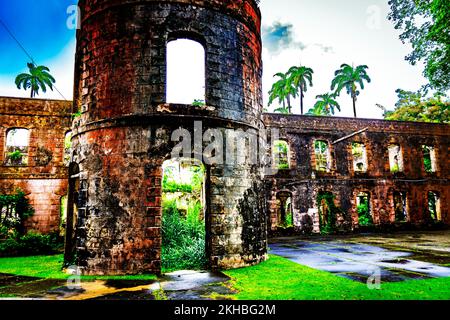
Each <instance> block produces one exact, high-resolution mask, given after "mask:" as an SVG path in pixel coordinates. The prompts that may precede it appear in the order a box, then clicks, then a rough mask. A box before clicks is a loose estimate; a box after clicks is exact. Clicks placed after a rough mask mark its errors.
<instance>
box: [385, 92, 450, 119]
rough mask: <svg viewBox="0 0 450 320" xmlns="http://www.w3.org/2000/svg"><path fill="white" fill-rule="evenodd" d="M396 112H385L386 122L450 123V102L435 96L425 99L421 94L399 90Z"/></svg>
mask: <svg viewBox="0 0 450 320" xmlns="http://www.w3.org/2000/svg"><path fill="white" fill-rule="evenodd" d="M396 92H397V95H398V102H397V103H396V105H395V110H394V111H387V110H386V111H385V112H384V118H385V119H386V120H396V121H418V122H438V123H450V100H449V99H448V98H447V97H446V96H445V95H440V94H435V95H434V96H433V97H429V98H424V97H422V96H421V95H420V94H419V93H416V92H410V91H405V90H401V89H398V90H397V91H396Z"/></svg>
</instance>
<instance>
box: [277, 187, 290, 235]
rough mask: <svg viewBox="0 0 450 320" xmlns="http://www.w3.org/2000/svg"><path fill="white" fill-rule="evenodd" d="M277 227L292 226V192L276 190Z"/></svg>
mask: <svg viewBox="0 0 450 320" xmlns="http://www.w3.org/2000/svg"><path fill="white" fill-rule="evenodd" d="M277 201H278V227H282V228H289V227H293V226H294V213H293V210H292V194H291V193H290V192H283V191H282V192H278V193H277Z"/></svg>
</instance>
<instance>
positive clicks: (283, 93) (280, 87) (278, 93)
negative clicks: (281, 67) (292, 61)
mask: <svg viewBox="0 0 450 320" xmlns="http://www.w3.org/2000/svg"><path fill="white" fill-rule="evenodd" d="M274 77H279V78H280V79H279V80H278V81H276V82H275V83H274V84H273V85H272V88H271V89H270V91H269V106H270V105H271V104H272V103H273V102H274V101H275V100H278V102H279V103H282V104H283V107H282V108H278V109H286V108H287V110H288V112H287V113H292V106H291V97H294V98H295V97H296V96H297V89H296V88H295V87H294V85H293V83H292V79H291V78H290V77H289V76H288V74H287V73H282V72H279V73H277V74H275V75H274Z"/></svg>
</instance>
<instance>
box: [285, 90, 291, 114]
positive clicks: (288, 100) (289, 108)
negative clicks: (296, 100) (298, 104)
mask: <svg viewBox="0 0 450 320" xmlns="http://www.w3.org/2000/svg"><path fill="white" fill-rule="evenodd" d="M286 100H287V104H288V111H289V114H292V107H291V98H290V97H289V95H288V96H287V98H286Z"/></svg>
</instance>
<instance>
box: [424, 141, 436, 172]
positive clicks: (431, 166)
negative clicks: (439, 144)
mask: <svg viewBox="0 0 450 320" xmlns="http://www.w3.org/2000/svg"><path fill="white" fill-rule="evenodd" d="M422 153H423V165H424V168H425V172H427V173H433V172H436V153H435V149H434V147H431V146H422Z"/></svg>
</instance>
